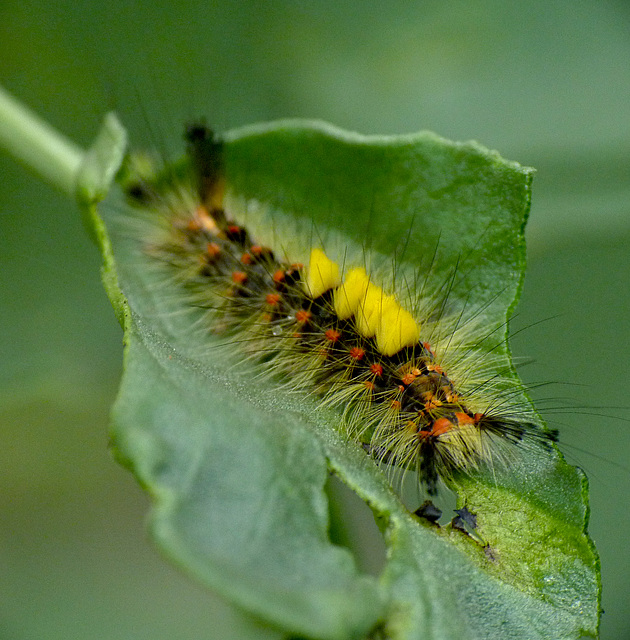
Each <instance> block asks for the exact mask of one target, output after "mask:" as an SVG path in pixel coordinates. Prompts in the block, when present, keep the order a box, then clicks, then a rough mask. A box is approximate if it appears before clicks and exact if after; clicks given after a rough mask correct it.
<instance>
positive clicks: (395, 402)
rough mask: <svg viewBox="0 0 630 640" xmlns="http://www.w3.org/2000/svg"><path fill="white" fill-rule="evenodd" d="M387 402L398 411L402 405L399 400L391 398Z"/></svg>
mask: <svg viewBox="0 0 630 640" xmlns="http://www.w3.org/2000/svg"><path fill="white" fill-rule="evenodd" d="M389 404H390V407H391V408H392V409H393V410H394V411H400V407H401V406H402V405H401V404H400V400H392V401H391V402H390V403H389Z"/></svg>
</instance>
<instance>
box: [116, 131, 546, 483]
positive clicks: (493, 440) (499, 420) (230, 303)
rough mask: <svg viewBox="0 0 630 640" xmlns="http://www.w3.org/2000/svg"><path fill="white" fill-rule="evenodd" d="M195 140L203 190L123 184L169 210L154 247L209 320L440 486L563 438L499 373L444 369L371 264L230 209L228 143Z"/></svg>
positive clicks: (377, 447) (370, 444)
mask: <svg viewBox="0 0 630 640" xmlns="http://www.w3.org/2000/svg"><path fill="white" fill-rule="evenodd" d="M186 140H187V143H188V154H189V158H190V164H191V165H192V167H193V172H194V175H193V189H194V190H195V191H196V194H195V195H194V197H192V198H190V199H187V200H186V201H184V199H180V200H181V204H177V203H178V202H179V201H178V199H177V198H176V197H175V198H173V197H165V195H164V193H165V189H168V188H169V186H168V183H167V182H165V184H163V185H162V186H161V187H159V188H156V187H154V186H148V187H147V186H146V184H144V183H143V181H142V180H140V181H135V182H134V181H131V182H129V183H128V185H127V195H128V197H129V199H130V200H131V201H135V202H137V203H139V204H141V205H142V206H143V207H144V206H148V207H149V208H151V207H154V208H156V209H158V212H159V213H162V214H163V215H165V216H167V217H168V218H169V219H168V221H167V222H168V229H169V231H168V235H167V238H166V239H165V240H164V241H162V242H161V243H159V244H158V246H157V247H153V248H152V250H151V254H152V255H154V256H156V257H157V258H159V259H160V260H161V261H163V262H164V263H166V264H168V265H169V268H171V269H174V270H176V271H177V272H178V273H180V274H186V276H185V278H184V279H183V282H184V286H185V287H186V288H187V289H188V290H189V292H190V293H191V294H192V296H193V298H194V299H195V300H196V301H203V304H204V305H205V306H206V307H207V308H209V309H211V323H212V327H211V328H212V329H213V330H214V331H215V332H217V331H220V332H223V333H225V334H227V335H230V336H233V337H234V348H235V349H237V350H238V349H240V350H241V352H242V355H249V354H254V358H255V359H256V360H258V362H259V364H264V367H265V368H272V369H273V371H274V372H276V373H277V372H280V374H281V375H283V376H284V377H286V378H287V379H288V380H290V381H291V385H292V386H293V387H294V388H295V389H298V390H301V391H304V392H306V393H309V394H313V393H315V394H317V395H318V396H319V397H320V399H321V403H322V404H324V405H327V406H333V407H335V408H337V409H338V410H340V411H341V412H342V414H343V421H344V425H345V428H346V430H347V432H348V433H349V434H350V435H351V436H352V437H353V438H355V439H356V440H358V441H360V442H362V443H365V444H366V445H367V446H366V448H367V450H368V451H369V452H370V454H371V455H372V456H373V457H375V458H376V459H378V460H380V461H382V462H383V463H386V464H388V465H391V466H392V467H393V468H399V469H415V470H416V471H417V474H418V477H419V479H420V482H421V484H422V485H423V486H424V487H425V489H426V491H427V492H428V493H429V494H430V495H434V494H435V493H436V492H437V489H438V485H439V483H440V481H445V482H446V483H447V484H448V483H449V482H450V481H451V480H452V478H453V477H454V476H456V475H457V474H462V473H463V474H472V473H474V472H475V471H478V470H480V469H482V468H484V467H492V466H494V465H496V464H499V463H506V462H507V461H508V460H509V458H510V451H511V450H512V449H514V448H515V447H516V446H517V445H519V444H523V443H524V444H526V445H532V444H533V445H536V446H541V447H543V448H544V447H549V446H550V443H552V442H554V441H556V439H557V433H556V432H552V431H547V430H545V429H544V428H542V427H540V426H538V425H536V424H535V423H534V422H532V421H530V420H527V419H526V418H523V416H519V415H517V413H516V412H514V411H511V410H505V407H506V406H508V407H509V403H507V405H506V404H504V403H502V402H501V401H500V399H499V398H498V397H497V396H498V394H499V391H498V389H499V386H500V385H496V384H495V382H494V381H492V380H491V381H489V382H488V384H487V387H488V388H490V389H491V395H492V394H494V395H493V396H492V397H491V398H490V400H489V401H485V402H480V401H479V399H478V398H476V397H475V396H476V390H477V389H479V388H480V387H483V386H484V385H483V384H480V383H479V382H478V381H473V382H472V383H471V382H469V383H468V384H466V383H464V382H460V381H459V380H466V376H463V377H462V376H460V377H459V378H458V376H457V375H453V374H452V373H451V371H450V370H447V367H445V366H444V365H443V363H442V360H441V359H440V357H439V356H437V355H436V352H435V351H434V349H433V348H432V346H431V344H429V342H427V341H425V340H423V335H422V327H423V323H422V319H421V318H416V317H414V315H412V314H411V313H410V312H409V311H408V310H406V309H405V308H403V306H402V305H401V304H400V303H399V301H398V299H397V297H396V296H395V295H388V294H386V293H385V292H384V291H383V289H381V288H380V287H379V286H377V285H376V284H375V283H374V282H373V281H372V279H371V277H370V276H369V275H368V274H367V273H366V271H365V270H364V269H363V268H361V267H355V268H349V269H346V270H345V273H344V274H343V276H342V274H341V269H340V267H339V265H338V264H337V263H335V262H334V261H333V260H331V259H330V258H329V257H328V256H327V255H326V253H325V252H324V251H323V250H322V249H321V248H315V249H313V250H312V252H311V255H310V261H309V263H308V264H307V265H302V264H294V263H291V262H289V261H287V260H283V259H280V258H278V257H277V256H276V252H274V250H273V249H272V248H270V247H267V246H264V245H261V244H258V243H257V242H256V239H255V238H253V237H252V236H251V234H250V232H249V231H248V229H247V228H245V226H243V225H242V224H240V223H239V222H238V221H237V220H233V219H231V216H230V212H229V211H228V212H226V211H224V201H223V193H224V175H223V163H222V151H223V145H222V143H221V141H220V140H218V139H217V138H216V137H215V136H214V135H213V134H212V132H210V131H209V130H208V129H207V128H206V127H205V126H203V125H192V126H189V127H188V128H187V131H186ZM174 202H175V203H176V204H175V205H174V204H173V203H174ZM180 280H181V278H180ZM507 393H509V391H508V392H507ZM501 407H503V408H504V411H503V412H501Z"/></svg>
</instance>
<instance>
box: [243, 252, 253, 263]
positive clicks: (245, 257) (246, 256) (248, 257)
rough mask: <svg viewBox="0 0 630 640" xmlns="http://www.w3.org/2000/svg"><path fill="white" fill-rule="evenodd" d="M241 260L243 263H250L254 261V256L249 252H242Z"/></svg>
mask: <svg viewBox="0 0 630 640" xmlns="http://www.w3.org/2000/svg"><path fill="white" fill-rule="evenodd" d="M241 262H242V263H243V264H251V263H252V262H254V258H253V257H252V256H251V255H250V254H249V253H244V254H243V255H242V256H241Z"/></svg>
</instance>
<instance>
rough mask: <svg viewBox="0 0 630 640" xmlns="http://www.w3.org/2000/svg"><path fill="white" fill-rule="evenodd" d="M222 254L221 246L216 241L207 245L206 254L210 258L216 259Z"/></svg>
mask: <svg viewBox="0 0 630 640" xmlns="http://www.w3.org/2000/svg"><path fill="white" fill-rule="evenodd" d="M220 254H221V247H220V246H219V245H218V244H217V243H216V242H208V245H207V246H206V256H207V257H208V259H209V260H214V259H215V258H217V257H218V256H219V255H220Z"/></svg>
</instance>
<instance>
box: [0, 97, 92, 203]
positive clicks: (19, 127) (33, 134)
mask: <svg viewBox="0 0 630 640" xmlns="http://www.w3.org/2000/svg"><path fill="white" fill-rule="evenodd" d="M0 148H5V149H6V150H7V151H8V152H9V153H10V154H11V155H13V156H14V157H15V158H16V159H17V160H19V161H20V162H21V163H22V164H24V165H25V166H26V167H28V168H29V169H30V170H31V171H34V172H35V173H36V174H37V175H38V176H39V177H40V178H42V179H43V180H45V181H46V182H47V183H48V184H50V185H52V186H54V187H57V188H58V189H61V191H63V192H64V193H66V194H67V195H70V196H72V197H74V196H75V195H76V183H77V175H78V171H79V168H80V166H81V164H82V162H83V159H84V155H85V152H84V150H83V149H81V148H80V147H78V146H77V145H75V144H74V143H73V142H71V141H70V140H68V139H67V138H66V137H65V136H63V135H62V134H60V133H59V132H58V131H56V130H55V129H53V128H52V127H51V126H50V125H48V124H46V123H45V122H44V121H43V120H41V119H40V118H39V117H38V116H37V115H35V114H34V113H33V112H32V111H31V110H30V109H28V108H27V107H25V106H24V105H22V104H21V103H20V102H18V101H17V100H16V99H15V98H13V97H12V96H11V95H9V94H8V93H7V92H6V91H5V90H4V89H3V88H2V87H0Z"/></svg>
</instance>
